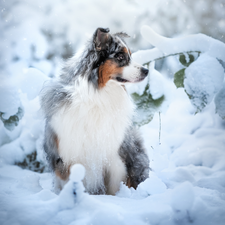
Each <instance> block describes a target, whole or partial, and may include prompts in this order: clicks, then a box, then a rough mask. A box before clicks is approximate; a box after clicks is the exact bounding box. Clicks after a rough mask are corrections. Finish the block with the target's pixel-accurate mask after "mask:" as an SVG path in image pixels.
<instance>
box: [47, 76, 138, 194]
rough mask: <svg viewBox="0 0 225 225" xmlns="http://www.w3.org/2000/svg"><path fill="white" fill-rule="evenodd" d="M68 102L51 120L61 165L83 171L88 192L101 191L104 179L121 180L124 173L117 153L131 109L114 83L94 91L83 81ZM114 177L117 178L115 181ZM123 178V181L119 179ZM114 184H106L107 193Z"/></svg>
mask: <svg viewBox="0 0 225 225" xmlns="http://www.w3.org/2000/svg"><path fill="white" fill-rule="evenodd" d="M71 93H72V97H71V98H72V101H71V104H70V105H68V106H64V107H63V108H62V109H61V110H60V111H59V112H58V113H57V114H55V115H54V116H53V117H52V120H51V125H52V127H53V129H54V130H55V132H56V134H57V136H58V140H59V155H60V157H62V159H63V161H64V163H68V164H74V163H81V164H83V165H84V166H85V168H86V176H85V179H84V184H85V186H86V189H87V190H88V191H90V192H92V191H93V192H94V191H96V189H97V188H99V186H102V187H104V176H105V173H107V174H108V175H107V176H109V177H110V176H114V180H118V182H119V180H120V181H121V179H124V178H125V177H124V176H126V169H125V165H124V163H122V161H121V159H120V157H119V154H118V150H119V147H120V145H121V143H122V141H123V139H124V135H125V132H126V129H128V127H129V125H130V123H131V119H132V116H133V109H134V105H133V103H132V101H131V100H130V97H129V96H128V95H127V93H126V92H125V90H124V88H123V87H121V86H120V85H118V83H116V82H114V81H109V82H107V84H106V86H105V87H103V88H102V89H100V90H94V89H93V87H90V85H88V82H87V81H86V80H80V81H79V85H75V86H74V87H73V88H71ZM115 176H117V177H115ZM123 177H124V178H123ZM116 186H118V184H110V187H111V189H112V190H111V192H113V191H115V190H113V189H116V188H118V187H116Z"/></svg>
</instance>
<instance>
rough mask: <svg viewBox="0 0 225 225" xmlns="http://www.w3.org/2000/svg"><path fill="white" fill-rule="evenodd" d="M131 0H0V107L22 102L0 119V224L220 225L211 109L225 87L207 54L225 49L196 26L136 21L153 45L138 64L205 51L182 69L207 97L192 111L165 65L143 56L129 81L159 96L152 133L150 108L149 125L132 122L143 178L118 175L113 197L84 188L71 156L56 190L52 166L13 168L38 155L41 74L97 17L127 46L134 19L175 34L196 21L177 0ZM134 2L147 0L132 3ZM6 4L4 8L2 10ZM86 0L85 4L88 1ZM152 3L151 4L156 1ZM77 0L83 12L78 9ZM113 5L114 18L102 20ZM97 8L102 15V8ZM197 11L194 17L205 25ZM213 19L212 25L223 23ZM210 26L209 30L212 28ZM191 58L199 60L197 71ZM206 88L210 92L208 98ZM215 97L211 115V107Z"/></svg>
mask: <svg viewBox="0 0 225 225" xmlns="http://www.w3.org/2000/svg"><path fill="white" fill-rule="evenodd" d="M93 2H94V3H93ZM134 2H135V4H129V5H127V7H121V4H122V3H121V0H115V1H114V4H113V6H112V7H109V3H107V1H104V2H103V1H101V3H100V1H97V0H94V1H92V0H88V1H87V2H86V1H85V2H84V1H67V2H66V3H65V2H64V1H60V0H56V1H55V0H54V1H53V0H48V1H44V0H40V1H38V2H32V3H31V2H29V4H28V2H27V1H22V0H21V1H19V2H18V1H15V2H14V1H13V3H14V4H12V2H7V1H4V4H5V8H2V9H1V13H2V14H1V19H2V20H1V21H0V28H1V29H2V30H4V32H3V33H2V35H1V37H0V39H1V48H2V50H1V52H0V59H1V60H0V69H1V70H2V71H1V74H0V75H1V84H0V85H1V87H0V96H1V98H0V112H2V113H4V114H3V117H4V119H7V118H9V117H10V116H12V115H14V114H15V113H17V111H18V107H20V106H22V107H23V109H24V112H25V114H24V116H23V118H22V119H21V121H20V122H19V124H18V126H16V127H15V129H14V130H13V131H9V130H7V129H5V127H4V125H3V123H2V121H1V120H0V224H4V225H12V224H15V225H18V224H19V225H30V224H33V225H36V224H37V225H39V224H42V225H45V224H46V225H51V224H52V225H55V224H59V225H66V224H70V225H81V224H93V225H95V224H109V225H110V224H113V225H114V224H116V225H118V224H119V225H120V224H129V225H132V224H135V225H136V224H140V225H144V224H152V225H156V224H157V225H177V224H193V225H202V224H204V225H214V224H217V225H224V221H225V197H224V194H225V179H224V177H225V151H224V149H225V138H224V137H225V122H224V120H222V118H221V117H219V115H222V117H225V114H224V112H225V102H224V99H225V94H224V93H225V86H224V81H223V79H222V74H223V75H224V73H222V70H221V66H220V65H219V64H218V62H217V61H216V59H221V60H222V61H225V60H224V59H225V50H224V44H223V43H222V42H219V41H217V40H215V39H212V38H210V37H208V36H205V35H203V34H198V35H192V36H186V37H184V38H180V37H177V38H172V39H169V38H164V37H162V36H160V35H158V34H157V33H155V32H153V31H152V29H151V28H149V27H146V26H145V27H143V29H142V34H143V36H144V38H146V39H147V41H149V42H150V43H151V44H153V45H154V46H155V47H156V48H154V49H150V50H141V51H138V52H135V53H134V54H132V57H133V58H134V59H135V60H136V61H138V62H139V63H147V62H149V61H151V60H154V59H156V58H160V57H163V56H165V55H171V54H175V53H177V52H189V51H201V52H203V53H204V54H202V55H201V56H200V57H199V59H197V61H196V62H194V63H193V64H192V65H191V66H190V67H189V68H188V69H187V71H186V75H187V78H186V81H185V85H186V87H187V89H188V88H189V89H188V90H192V89H191V88H192V87H195V88H194V90H192V91H193V92H191V93H194V95H195V97H196V99H198V98H199V95H198V93H199V92H197V90H198V88H199V85H197V83H195V82H192V78H193V79H195V77H193V76H194V74H192V73H197V74H198V76H200V77H199V79H200V81H201V82H203V83H204V84H205V86H204V85H201V87H200V88H201V90H200V89H199V91H201V92H202V91H204V93H206V95H207V103H209V104H208V106H207V107H205V109H204V110H203V111H202V112H201V113H198V114H196V115H195V112H196V110H195V108H194V107H193V105H192V104H191V102H190V99H189V98H188V96H187V95H186V93H185V92H184V90H183V89H177V88H176V87H175V85H174V84H173V83H172V81H171V80H170V79H169V78H168V73H167V72H165V71H160V72H161V74H160V73H159V72H157V71H156V70H155V68H154V67H155V66H154V63H151V64H150V77H149V80H148V79H145V81H143V82H141V83H139V84H135V85H129V87H128V91H129V93H134V92H136V93H138V94H142V93H143V89H144V88H145V86H146V84H147V83H149V84H150V92H151V94H152V96H153V98H154V99H157V98H159V97H160V96H162V95H165V96H166V102H165V103H164V106H166V107H164V108H162V110H161V114H160V115H161V133H160V138H159V132H160V122H159V116H158V115H157V114H156V115H155V116H154V118H153V120H152V121H151V122H150V123H149V124H146V125H144V126H143V127H141V133H142V136H143V138H144V142H145V146H146V149H147V151H148V155H149V158H150V168H151V171H150V177H149V178H148V179H146V180H145V181H144V182H143V183H141V184H140V185H139V186H138V188H137V189H136V190H134V189H133V188H128V187H127V186H125V185H124V184H122V183H121V186H120V190H119V192H118V193H117V194H116V196H106V195H96V196H92V195H88V194H87V193H85V191H84V187H83V184H82V182H81V180H82V178H83V177H84V173H85V171H84V168H83V167H82V166H81V165H75V166H74V167H73V168H72V173H71V176H70V180H69V182H68V183H67V184H66V185H65V187H64V189H63V190H62V191H61V192H60V194H59V195H56V194H55V193H54V192H53V187H52V181H53V176H52V174H50V173H48V172H44V173H38V172H34V171H31V170H27V169H21V168H20V167H19V166H17V165H15V163H21V162H23V160H24V159H25V157H26V156H27V155H28V154H31V153H34V152H37V159H38V160H39V162H40V161H42V160H43V161H44V158H45V156H44V155H43V149H42V139H43V129H44V121H43V118H42V116H41V113H40V105H39V97H38V93H39V91H40V88H41V86H42V85H43V83H44V82H45V80H47V79H48V77H47V76H45V74H46V75H48V76H50V77H51V76H52V75H53V74H56V73H57V71H58V69H59V67H60V62H61V59H60V58H61V57H64V58H66V56H65V52H66V51H65V49H66V48H67V49H69V50H68V51H71V49H72V46H73V49H76V50H77V49H78V46H81V45H82V44H83V43H84V41H85V40H86V38H87V37H90V35H91V34H92V33H93V31H94V30H93V29H94V28H95V27H96V26H102V27H107V26H108V24H112V27H110V28H112V30H114V31H118V30H123V29H124V30H125V31H126V32H128V33H129V34H131V35H132V36H134V38H133V39H132V41H131V42H130V43H131V45H132V44H133V45H135V44H136V42H137V40H140V39H141V38H140V35H139V33H138V32H137V30H138V29H139V24H138V23H139V22H140V24H142V23H143V22H146V21H147V22H148V23H149V21H151V24H152V26H153V27H154V29H156V30H157V31H158V32H159V33H161V32H164V31H165V32H167V34H168V36H170V35H172V34H174V33H175V30H176V32H178V33H181V31H183V29H184V28H185V31H184V32H187V33H188V32H189V33H191V32H192V33H193V32H196V30H198V29H197V28H198V27H197V26H198V25H196V23H195V21H194V20H193V18H192V13H190V11H188V8H186V7H184V5H185V4H186V3H185V2H186V1H184V2H182V1H173V0H167V1H162V0H155V1H152V2H151V7H149V2H148V1H147V0H146V1H143V2H141V3H140V2H139V1H134ZM195 2H196V3H195V5H194V4H193V2H191V1H190V3H189V4H191V8H192V7H193V8H194V7H195V8H201V7H203V6H204V7H205V6H207V4H208V6H210V7H208V8H207V7H205V10H203V11H201V13H203V14H205V12H206V11H207V12H211V11H212V10H214V11H216V12H217V15H222V11H223V9H222V10H221V6H220V5H219V4H218V5H217V6H215V5H213V6H214V7H213V8H211V5H210V3H211V1H208V2H209V3H208V2H206V1H195ZM143 4H144V5H145V6H146V7H141V6H142V5H143ZM165 4H166V7H165ZM187 4H188V3H187ZM11 5H13V7H12V10H11V11H7V9H8V8H10V7H11ZM86 5H90V6H91V7H90V8H89V9H87V8H86ZM51 6H54V7H52V8H51ZM110 6H111V3H110ZM156 7H157V9H158V10H155V8H156ZM85 8H86V9H87V10H86V11H84V10H83V9H85ZM73 9H76V11H75V12H76V13H74V11H73ZM124 9H125V10H126V11H123V10H124ZM181 9H182V10H181ZM65 12H66V13H65ZM84 12H85V13H84ZM115 12H116V19H115V20H113V21H111V19H110V18H112V15H115ZM159 13H160V14H159ZM196 13H197V14H200V11H199V10H196ZM103 14H106V15H107V16H106V17H105V16H104V17H102V15H103ZM144 14H146V15H149V16H148V18H147V19H146V20H145V21H143V19H141V18H142V15H144ZM40 15H41V16H40ZM97 15H101V16H100V17H97ZM158 15H162V16H161V18H160V19H162V23H163V24H164V26H162V27H159V26H157V23H156V22H154V21H158V19H155V18H158ZM164 15H167V16H164ZM190 15H191V16H190ZM168 16H169V18H170V19H171V20H174V18H177V20H176V24H175V25H174V24H173V25H171V23H170V22H169V21H170V20H169V19H168ZM40 18H41V19H40ZM62 18H63V19H62ZM90 18H91V19H90ZM113 18H114V17H113ZM124 18H126V19H124ZM127 18H129V19H127ZM205 19H206V18H205ZM205 19H204V20H202V21H204V28H206V27H205V22H206V20H205ZM199 20H201V18H199ZM71 21H73V22H72V23H71ZM216 21H219V20H216ZM221 21H222V20H220V22H218V24H220V27H221V30H222V29H223V26H222V25H223V21H222V22H221ZM137 22H138V23H137ZM207 22H208V21H207ZM69 24H72V25H69ZM137 24H138V26H137ZM215 24H216V23H214V25H215ZM221 24H222V25H221ZM121 26H122V28H121ZM190 27H191V28H190ZM196 27H197V28H196ZM77 28H79V29H77ZM189 28H190V29H189ZM126 29H128V30H126ZM211 30H212V32H213V33H215V32H217V30H218V29H211ZM53 34H54V35H53ZM66 44H67V45H66ZM147 46H149V45H148V44H147V43H146V42H141V44H139V45H138V46H136V49H144V48H146V47H147ZM3 53H4V54H3ZM67 56H68V57H69V55H67ZM50 59H51V60H50ZM171 62H172V60H168V62H167V66H168V63H169V65H170V66H171V64H172V63H171ZM173 64H174V65H173V68H175V70H176V71H177V68H178V67H179V66H180V65H179V64H178V63H174V61H173ZM210 65H211V66H210ZM31 67H33V68H31ZM199 67H201V69H202V68H203V70H202V71H201V73H200V71H199ZM204 68H206V69H204ZM176 71H175V72H176ZM3 74H5V75H4V76H2V75H3ZM203 74H205V76H207V77H203ZM2 77H4V79H2ZM209 83H210V85H209ZM222 84H223V86H222ZM219 89H220V90H219ZM215 94H216V97H215V101H212V99H213V95H215ZM196 101H197V100H196ZM214 104H215V105H214ZM215 106H216V111H217V112H218V114H219V115H218V114H215ZM159 143H161V144H159Z"/></svg>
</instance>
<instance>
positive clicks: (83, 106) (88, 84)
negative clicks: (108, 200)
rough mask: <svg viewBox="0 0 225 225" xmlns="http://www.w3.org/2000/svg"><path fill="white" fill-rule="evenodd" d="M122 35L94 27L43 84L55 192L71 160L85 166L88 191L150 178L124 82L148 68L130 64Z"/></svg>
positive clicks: (140, 77) (110, 189)
mask: <svg viewBox="0 0 225 225" xmlns="http://www.w3.org/2000/svg"><path fill="white" fill-rule="evenodd" d="M127 37H129V36H128V35H127V34H126V33H123V32H120V33H116V34H110V33H109V29H108V28H106V29H104V28H98V29H97V30H96V31H95V32H94V34H93V37H92V38H91V40H90V41H89V42H88V43H87V46H86V48H85V49H84V51H83V53H82V54H81V56H80V57H79V58H77V57H76V56H74V57H72V58H71V59H69V60H68V61H67V62H66V64H65V66H64V67H63V69H62V71H61V74H60V76H59V77H58V78H57V79H55V80H52V81H51V82H50V83H48V84H45V85H44V87H43V89H42V91H41V97H40V99H41V107H42V110H43V112H44V115H45V120H46V125H45V135H44V144H43V148H44V150H45V152H46V158H47V160H48V162H49V165H50V168H51V169H52V171H53V172H54V174H55V183H54V186H55V190H56V192H57V191H58V192H59V191H60V190H61V189H62V188H63V186H64V185H65V183H66V182H67V181H68V179H69V173H70V167H71V166H72V165H74V164H76V163H79V164H82V165H83V166H84V167H85V169H86V174H85V178H84V180H83V183H84V186H85V189H86V191H87V192H88V193H90V194H110V195H115V194H116V192H117V191H118V190H119V187H120V183H121V182H124V183H125V184H126V185H127V186H128V187H129V188H130V187H133V188H136V187H137V185H138V184H139V183H140V182H142V181H144V180H145V179H146V178H147V177H149V158H148V156H147V152H146V150H145V148H144V145H143V141H142V138H141V136H140V134H139V132H138V130H137V129H136V128H135V127H134V126H133V124H132V118H133V115H134V110H135V107H134V103H133V102H132V100H131V98H130V96H129V95H128V94H127V92H126V89H125V86H124V84H125V83H136V82H140V81H142V80H143V79H145V77H146V76H147V75H148V70H147V69H146V68H144V67H143V66H141V65H139V64H137V63H135V62H133V60H132V58H131V51H130V49H129V48H128V47H127V44H126V42H125V41H124V39H125V38H127Z"/></svg>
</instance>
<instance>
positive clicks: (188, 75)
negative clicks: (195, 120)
mask: <svg viewBox="0 0 225 225" xmlns="http://www.w3.org/2000/svg"><path fill="white" fill-rule="evenodd" d="M223 79H224V70H223V67H222V66H221V64H220V63H219V62H218V60H216V59H214V58H212V57H210V56H208V55H206V54H203V55H201V56H200V57H199V58H198V59H197V60H196V61H195V62H193V63H192V64H191V65H190V66H189V67H188V68H187V69H186V70H185V79H184V87H185V90H186V91H187V93H188V94H189V95H190V99H191V101H192V103H193V104H194V105H195V106H196V107H197V109H199V110H202V109H203V107H204V106H206V105H207V104H209V103H210V102H211V101H212V99H213V97H214V95H215V94H216V93H217V92H218V91H219V90H220V89H221V87H222V84H223Z"/></svg>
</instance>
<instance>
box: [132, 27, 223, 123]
mask: <svg viewBox="0 0 225 225" xmlns="http://www.w3.org/2000/svg"><path fill="white" fill-rule="evenodd" d="M141 33H142V36H143V37H144V38H145V39H146V40H147V41H149V42H150V43H151V44H152V45H153V46H155V48H153V49H150V50H143V51H138V52H136V53H134V54H133V58H134V59H135V60H136V61H138V62H139V63H142V64H147V65H149V64H150V65H151V63H152V62H154V61H156V60H159V59H164V58H166V57H169V56H173V55H179V61H180V63H181V65H182V67H183V68H182V69H181V70H179V71H177V72H176V73H175V75H174V83H175V85H176V87H177V88H184V90H185V92H186V94H187V95H188V97H189V99H190V101H191V103H192V104H193V105H194V107H195V108H196V113H197V112H200V111H202V110H203V109H204V107H205V106H206V105H208V104H210V103H211V102H212V100H213V99H215V100H214V102H215V107H216V112H217V113H218V114H219V115H220V116H221V117H222V118H225V97H224V96H225V82H224V68H225V67H224V65H225V44H224V43H222V42H220V41H218V40H215V39H213V38H211V37H208V36H206V35H203V34H196V35H189V36H186V37H181V38H173V39H172V38H166V37H163V36H160V35H159V34H157V33H155V32H154V31H153V30H152V29H151V28H150V27H148V26H143V27H142V29H141ZM152 72H154V70H150V77H151V76H152V75H151V74H152ZM151 85H152V84H151V81H149V82H148V83H147V84H146V87H145V89H144V92H143V94H142V95H138V94H137V93H133V97H134V101H135V102H136V103H137V109H138V112H139V115H140V113H143V111H146V112H148V113H147V115H145V117H144V119H142V120H141V121H138V122H137V124H139V125H143V124H146V123H148V122H149V121H150V120H151V119H152V118H153V115H154V112H155V111H156V107H155V105H154V104H157V106H160V104H161V103H162V102H163V99H164V96H162V95H161V96H159V98H155V99H154V101H153V99H152V93H151V90H150V91H148V90H149V86H150V87H151ZM159 103H160V104H159ZM148 107H149V108H148ZM147 108H148V109H147ZM157 110H158V111H160V109H157ZM149 115H151V116H149Z"/></svg>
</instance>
